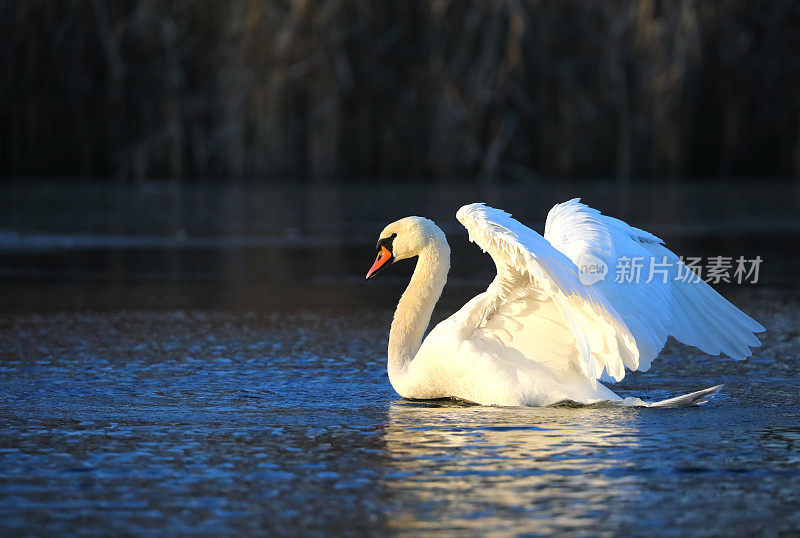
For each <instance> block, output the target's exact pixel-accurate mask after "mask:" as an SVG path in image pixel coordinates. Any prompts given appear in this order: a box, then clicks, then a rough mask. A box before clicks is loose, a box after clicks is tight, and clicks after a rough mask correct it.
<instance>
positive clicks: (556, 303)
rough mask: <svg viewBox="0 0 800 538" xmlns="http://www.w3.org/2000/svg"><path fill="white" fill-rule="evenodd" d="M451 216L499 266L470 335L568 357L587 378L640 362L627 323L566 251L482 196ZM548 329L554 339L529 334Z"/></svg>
mask: <svg viewBox="0 0 800 538" xmlns="http://www.w3.org/2000/svg"><path fill="white" fill-rule="evenodd" d="M456 217H457V218H458V220H459V221H460V222H461V223H462V224H463V225H464V227H465V228H466V229H467V231H468V233H469V238H470V240H471V241H473V242H475V243H476V244H477V245H478V246H479V247H480V248H481V249H482V250H483V251H484V252H487V253H489V255H490V256H491V257H492V259H493V260H494V262H495V265H496V266H497V277H496V278H495V279H494V281H492V284H490V286H489V288H488V289H487V291H486V294H485V295H484V297H483V298H482V300H481V301H480V302H479V304H477V305H476V308H475V315H474V319H472V320H471V324H472V326H473V327H474V329H475V335H474V336H475V337H476V338H487V339H495V340H500V341H502V342H503V344H505V345H508V346H511V347H515V348H516V349H517V350H519V351H520V352H521V353H522V355H524V356H525V357H527V358H529V359H530V360H534V361H537V362H545V363H547V364H548V365H550V366H551V367H555V368H556V369H559V367H560V368H566V367H569V366H570V365H573V366H575V367H576V368H578V369H579V370H580V371H581V372H582V373H583V374H584V375H585V376H586V377H588V378H589V379H590V380H592V381H593V382H594V381H595V380H596V379H598V378H599V377H600V376H601V375H602V374H603V372H604V371H605V372H608V373H609V375H612V376H614V377H615V379H622V377H623V376H624V370H625V365H626V364H627V363H630V364H638V350H637V348H636V342H635V339H634V337H633V335H632V334H631V332H630V330H629V329H628V326H627V325H626V324H625V323H624V322H623V320H622V318H621V317H620V316H619V314H618V313H617V312H616V310H615V309H614V307H613V305H612V304H610V303H609V302H608V301H607V300H606V298H605V297H604V296H603V295H602V294H601V293H598V291H597V290H594V289H592V288H591V287H587V286H584V285H583V284H582V283H581V281H580V278H579V271H578V268H577V266H576V265H575V263H574V262H573V261H572V260H571V259H570V258H569V257H568V256H567V255H565V254H564V253H563V252H561V251H559V250H557V249H555V248H553V246H552V245H551V244H550V242H549V241H547V240H546V239H545V238H543V237H542V236H541V235H539V234H537V233H536V232H535V231H533V230H531V229H530V228H527V227H526V226H524V225H522V224H520V223H519V222H518V221H516V220H515V219H513V218H512V217H511V215H509V214H508V213H506V212H504V211H501V210H498V209H494V208H491V207H488V206H486V205H484V204H470V205H466V206H464V207H462V208H461V209H459V211H458V213H457V214H456ZM553 326H555V327H557V330H554V329H553ZM548 330H550V331H552V332H553V334H555V335H558V339H556V340H554V339H553V338H541V339H533V338H531V337H529V336H528V333H530V334H531V335H533V334H537V335H541V334H542V333H544V332H546V331H548ZM567 351H568V352H567Z"/></svg>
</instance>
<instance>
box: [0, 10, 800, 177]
mask: <svg viewBox="0 0 800 538" xmlns="http://www.w3.org/2000/svg"><path fill="white" fill-rule="evenodd" d="M799 30H800V5H798V3H797V2H789V1H776V2H742V1H737V0H717V1H713V0H709V1H702V2H700V1H692V0H683V1H656V0H636V1H622V0H615V1H600V0H594V1H588V2H587V1H583V0H566V1H561V2H538V1H522V0H480V1H466V2H457V1H447V0H426V1H402V2H367V1H363V0H293V1H260V0H258V1H257V0H229V1H225V2H223V1H219V0H209V1H206V2H192V1H188V0H177V1H175V0H172V1H168V0H128V1H119V2H104V1H102V0H93V1H89V0H59V1H52V0H47V1H45V0H10V1H8V2H3V3H0V49H2V50H3V51H4V58H5V65H4V69H3V70H2V71H0V95H2V103H3V108H2V113H0V173H2V174H3V175H5V176H9V175H28V174H32V175H36V174H58V175H82V176H103V177H105V176H112V177H117V178H119V179H127V178H135V179H144V178H157V177H172V178H227V177H233V178H250V177H253V178H263V179H281V180H286V179H312V180H315V181H329V180H337V179H349V180H364V179H367V178H369V179H379V180H380V179H394V180H397V179H402V178H405V177H417V178H461V177H482V178H484V179H485V180H486V181H487V182H488V181H491V180H492V179H494V178H514V179H516V180H521V181H528V180H531V179H536V178H538V177H540V176H543V177H581V176H584V177H585V176H592V177H598V176H600V177H602V176H616V177H617V178H619V180H620V181H621V182H623V184H624V183H625V182H627V181H628V178H630V177H673V176H681V177H702V176H723V177H724V176H737V175H738V176H748V175H753V176H759V177H765V176H766V177H770V176H771V177H786V176H795V177H796V176H798V175H800V127H799V126H800V91H798V90H799V89H800V88H798V86H799V83H798V81H800V31H799Z"/></svg>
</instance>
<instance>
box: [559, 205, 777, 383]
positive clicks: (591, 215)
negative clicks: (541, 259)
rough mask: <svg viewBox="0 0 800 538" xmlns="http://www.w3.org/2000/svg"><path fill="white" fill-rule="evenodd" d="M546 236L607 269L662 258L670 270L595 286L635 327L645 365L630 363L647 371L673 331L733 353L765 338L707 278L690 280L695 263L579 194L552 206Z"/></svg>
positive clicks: (742, 353)
mask: <svg viewBox="0 0 800 538" xmlns="http://www.w3.org/2000/svg"><path fill="white" fill-rule="evenodd" d="M544 238H545V239H547V240H549V241H550V243H551V244H552V245H553V246H554V247H555V248H556V249H558V250H560V251H562V252H563V253H564V254H565V255H567V256H568V257H569V258H570V259H571V260H572V261H573V262H574V263H576V264H577V265H580V264H581V262H580V260H581V259H582V258H583V257H586V256H592V257H595V258H599V259H600V260H602V261H603V262H604V263H606V264H607V266H608V267H609V268H614V267H617V264H618V263H619V262H620V260H622V259H624V258H627V259H633V258H639V259H641V260H642V264H643V266H644V268H648V267H651V266H652V264H653V263H654V262H655V263H656V264H662V270H663V271H664V273H665V274H664V275H663V276H662V275H659V277H657V278H653V279H652V280H651V282H644V280H646V278H644V277H645V276H648V277H649V276H650V275H642V277H643V278H640V279H639V281H638V282H636V281H633V282H630V283H627V282H619V281H617V280H618V279H615V278H606V279H604V280H602V281H600V282H597V283H596V284H595V285H594V286H593V287H595V288H597V289H598V290H599V291H600V292H601V293H602V294H603V295H604V296H605V297H606V298H607V299H608V301H609V302H610V303H611V304H612V305H613V306H614V308H615V309H616V311H617V312H618V313H619V315H620V316H621V318H622V319H623V320H624V321H625V323H626V324H627V325H628V327H629V328H630V331H631V333H632V334H633V336H634V338H635V340H636V345H637V348H638V350H639V364H638V365H635V364H628V363H626V366H628V367H629V368H631V369H639V370H647V369H648V368H649V367H650V364H651V363H652V361H653V359H654V358H655V357H656V356H657V355H658V353H659V352H660V350H661V349H662V348H663V346H664V343H665V342H666V339H667V336H669V335H671V336H674V337H675V338H676V339H678V340H679V341H681V342H683V343H685V344H688V345H692V346H695V347H697V348H699V349H701V350H702V351H704V352H706V353H709V354H712V355H717V354H719V353H724V354H725V355H728V356H729V357H732V358H734V359H744V358H747V357H749V356H750V355H751V353H752V351H751V350H750V348H751V347H756V346H759V345H760V342H759V340H758V338H756V336H755V335H754V334H753V333H757V332H762V331H764V327H763V326H761V324H759V323H758V322H756V321H755V320H753V319H752V318H750V317H749V316H747V315H746V314H745V313H743V312H742V311H740V310H739V309H738V308H736V307H735V306H733V305H732V304H731V303H730V302H728V301H727V300H726V299H725V298H724V297H722V296H721V295H720V294H719V293H717V292H716V291H714V290H713V289H712V288H711V287H710V286H709V285H708V284H707V283H705V282H703V281H702V280H700V279H699V278H698V279H688V280H687V279H685V278H681V277H680V275H686V274H687V272H688V271H689V269H688V268H687V267H686V266H685V265H684V264H683V263H682V261H681V260H680V258H678V256H677V255H675V253H673V252H672V251H670V250H669V249H668V248H666V247H665V246H664V245H663V241H662V240H661V239H659V238H658V237H656V236H655V235H653V234H651V233H648V232H646V231H644V230H640V229H639V228H634V227H633V226H629V225H628V224H626V223H625V222H623V221H621V220H619V219H615V218H613V217H608V216H605V215H603V214H602V213H600V212H599V211H597V210H596V209H593V208H591V207H588V206H586V205H585V204H582V203H580V199H578V198H576V199H573V200H570V201H568V202H564V203H562V204H558V205H556V206H555V207H553V209H551V210H550V212H549V214H548V216H547V222H546V224H545V233H544Z"/></svg>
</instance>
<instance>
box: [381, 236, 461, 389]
mask: <svg viewBox="0 0 800 538" xmlns="http://www.w3.org/2000/svg"><path fill="white" fill-rule="evenodd" d="M437 231H438V232H439V233H437V234H436V235H434V236H433V237H432V238H431V241H430V242H429V243H428V245H427V246H426V247H425V248H423V249H422V251H420V253H419V259H418V260H417V266H416V268H415V269H414V274H413V275H412V276H411V282H409V284H408V287H407V288H406V291H404V292H403V296H402V297H400V302H399V303H398V304H397V310H395V313H394V320H392V329H391V331H390V333H389V368H388V369H389V380H390V381H392V384H393V385H395V386H396V384H397V383H396V382H397V381H400V380H401V379H402V376H404V375H405V374H406V372H407V371H408V365H409V363H410V362H411V361H412V360H413V358H414V356H415V355H416V354H417V351H418V350H419V347H420V345H421V344H422V337H423V335H424V334H425V329H426V328H427V327H428V323H429V322H430V320H431V314H432V313H433V307H434V306H436V302H437V301H438V300H439V297H440V296H441V294H442V289H443V288H444V285H445V282H447V272H448V271H449V270H450V247H449V245H448V244H447V239H445V236H444V233H442V232H441V230H438V229H437Z"/></svg>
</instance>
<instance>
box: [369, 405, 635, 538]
mask: <svg viewBox="0 0 800 538" xmlns="http://www.w3.org/2000/svg"><path fill="white" fill-rule="evenodd" d="M638 412H639V411H638V410H635V409H625V408H605V409H597V408H583V409H563V408H501V407H479V406H474V407H463V406H454V405H453V404H450V405H446V404H445V405H443V404H424V403H421V402H410V401H398V402H395V403H393V404H391V406H390V408H389V423H388V425H387V428H386V435H385V441H386V451H387V455H388V456H389V463H388V465H389V467H390V469H391V471H389V472H388V473H387V475H386V484H385V490H386V492H387V493H388V495H387V497H388V498H389V499H392V502H393V503H396V506H397V510H396V511H394V510H392V511H390V514H391V515H390V517H389V520H388V521H387V525H388V526H389V528H390V529H391V528H394V529H395V530H400V529H402V530H404V531H408V530H415V531H474V532H481V533H483V532H482V531H487V532H490V531H494V532H501V533H520V532H529V533H530V532H533V533H550V532H559V531H570V530H578V529H581V530H583V531H584V532H585V531H586V530H587V529H591V528H592V526H593V525H592V523H593V520H596V522H597V523H600V522H602V523H603V524H604V525H603V526H604V527H605V528H608V526H609V524H611V527H619V526H620V525H621V526H623V527H624V526H625V525H624V524H625V522H624V521H615V522H614V521H609V518H617V519H619V518H624V517H626V515H625V513H624V511H620V510H609V507H610V505H613V504H616V503H620V502H624V501H625V499H631V498H635V497H636V496H638V495H639V494H640V484H639V482H638V480H636V479H635V478H634V477H631V475H630V474H629V473H628V472H627V470H629V468H630V466H632V465H634V462H633V461H632V459H633V458H632V455H633V453H634V452H635V451H636V450H637V447H638V430H637V428H636V420H637V413H638ZM630 517H631V518H633V517H634V515H633V514H631V515H630Z"/></svg>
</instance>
